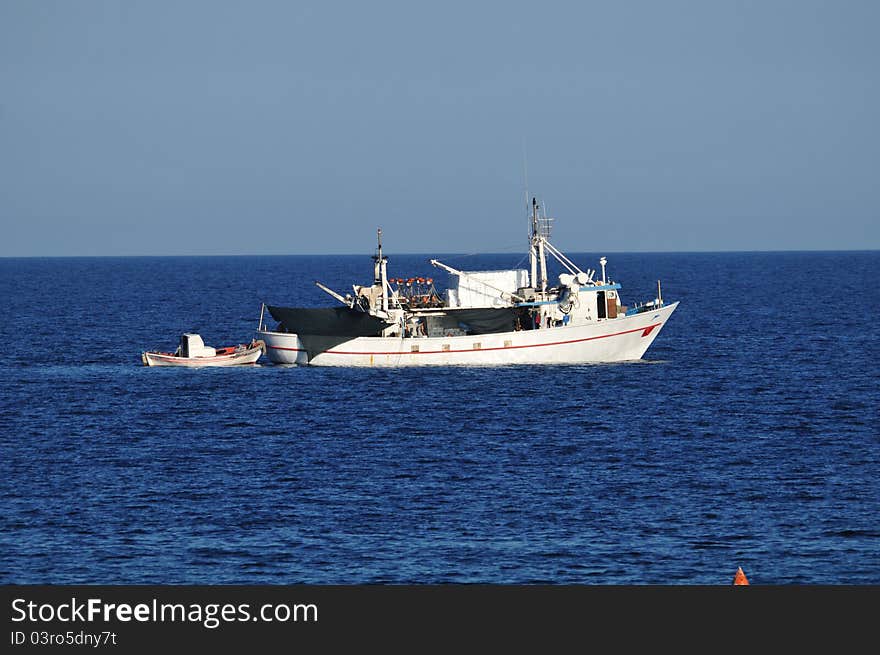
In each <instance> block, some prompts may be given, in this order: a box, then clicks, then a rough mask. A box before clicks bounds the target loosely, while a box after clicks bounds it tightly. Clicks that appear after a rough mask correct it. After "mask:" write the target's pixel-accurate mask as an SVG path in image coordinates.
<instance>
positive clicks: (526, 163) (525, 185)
mask: <svg viewBox="0 0 880 655" xmlns="http://www.w3.org/2000/svg"><path fill="white" fill-rule="evenodd" d="M522 151H523V191H524V194H525V195H524V197H525V201H526V211H528V209H529V161H528V156H527V153H526V137H525V136H523V138H522ZM531 234H532V228H531V216H529V236H531Z"/></svg>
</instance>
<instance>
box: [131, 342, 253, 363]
mask: <svg viewBox="0 0 880 655" xmlns="http://www.w3.org/2000/svg"><path fill="white" fill-rule="evenodd" d="M263 349H264V345H263V344H260V343H258V344H257V345H254V346H252V347H249V348H246V349H242V350H239V351H237V352H233V353H230V354H220V355H214V356H212V357H179V356H177V355H174V354H172V353H157V352H145V353H143V355H141V360H142V361H143V363H144V365H145V366H186V367H190V368H205V367H209V366H248V365H253V364H256V362H257V360H258V359H260V355H262V354H263Z"/></svg>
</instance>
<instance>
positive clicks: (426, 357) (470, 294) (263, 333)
mask: <svg viewBox="0 0 880 655" xmlns="http://www.w3.org/2000/svg"><path fill="white" fill-rule="evenodd" d="M551 220H552V219H548V218H547V216H546V214H545V213H544V212H542V211H541V208H540V207H539V205H538V203H537V201H536V200H535V199H533V200H532V207H531V215H530V225H531V235H530V240H529V253H528V254H529V264H530V270H525V269H514V270H501V271H460V270H456V269H454V268H452V267H450V266H447V265H446V264H443V263H442V262H439V261H437V260H434V259H432V260H430V261H431V264H432V265H433V266H435V267H438V268H440V269H442V270H444V271H446V272H447V273H449V274H450V284H449V285H448V288H447V289H446V291H445V293H444V294H443V295H441V294H440V293H438V292H437V290H436V288H435V286H434V284H433V280H432V279H430V278H428V279H426V278H406V279H404V278H389V277H388V273H387V263H388V259H387V258H386V257H385V256H384V255H383V254H382V230H381V229H380V230H379V231H378V249H377V252H376V255H374V256H373V260H374V276H373V283H372V284H371V285H369V286H360V285H353V287H352V289H353V294H346V295H342V294H339V293H337V292H335V291H333V290H331V289H329V288H328V287H326V286H324V285H323V284H321V283H320V282H316V284H317V285H318V286H319V287H320V288H321V289H323V290H324V291H326V292H327V293H329V294H330V295H331V296H333V297H334V298H335V299H336V300H337V301H339V303H340V306H337V307H325V308H299V307H282V306H275V305H265V304H264V305H263V308H262V310H261V312H260V322H259V329H258V336H259V338H260V339H261V340H263V341H264V342H265V344H266V355H267V357H268V358H269V360H270V361H272V362H275V363H278V364H300V365H305V364H308V365H313V366H386V367H397V366H430V365H435V366H449V365H501V364H577V363H590V362H621V361H630V360H638V359H641V358H642V356H643V355H644V354H645V351H647V349H648V347H649V346H650V345H651V344H652V343H653V341H654V339H655V338H656V337H657V335H658V334H659V333H660V330H661V329H662V328H663V326H664V325H665V324H666V321H667V320H669V317H670V316H671V315H672V312H674V311H675V309H676V307H678V302H674V303H666V302H664V300H663V297H662V292H661V288H660V282H659V281H658V282H657V297H656V298H654V299H652V300H651V301H649V302H646V303H642V304H638V305H634V306H626V305H623V304H622V303H621V299H620V295H619V291H620V289H621V285H620V284H619V283H617V282H615V281H613V280H611V279H610V278H608V277H607V275H606V264H607V260H606V259H605V258H604V257H603V258H601V259H600V260H599V265H600V268H601V277H597V271H596V270H591V269H589V268H588V269H587V270H581V269H580V268H579V267H578V266H576V265H575V264H574V262H572V261H571V260H570V259H569V258H568V257H567V256H566V255H564V254H563V253H562V252H561V251H560V250H559V249H557V248H556V247H555V246H553V245H552V244H551V243H550V241H549V237H550V223H551ZM548 254H549V255H550V256H552V257H553V258H554V259H555V260H556V261H558V262H559V264H560V266H561V268H562V269H564V270H565V272H563V273H560V274H559V275H558V281H557V282H556V283H555V284H553V285H552V286H551V282H550V280H549V278H548V274H547V255H548ZM266 310H268V313H269V314H270V315H271V316H272V318H274V319H275V321H276V322H277V325H276V326H275V327H273V328H272V329H270V328H269V327H268V326H267V325H266V324H265V323H264V318H265V311H266Z"/></svg>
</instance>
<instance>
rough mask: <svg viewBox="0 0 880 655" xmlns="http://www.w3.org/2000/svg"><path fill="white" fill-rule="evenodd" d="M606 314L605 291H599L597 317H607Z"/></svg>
mask: <svg viewBox="0 0 880 655" xmlns="http://www.w3.org/2000/svg"><path fill="white" fill-rule="evenodd" d="M606 316H607V314H606V307H605V292H604V291H599V292H598V293H597V294H596V318H605V317H606Z"/></svg>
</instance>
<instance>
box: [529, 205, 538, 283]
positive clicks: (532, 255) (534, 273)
mask: <svg viewBox="0 0 880 655" xmlns="http://www.w3.org/2000/svg"><path fill="white" fill-rule="evenodd" d="M531 228H532V229H531V235H530V237H529V264H530V265H531V277H530V278H529V282H530V283H531V285H532V287H534V288H535V289H537V288H538V244H537V239H538V200H537V198H532V225H531Z"/></svg>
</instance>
